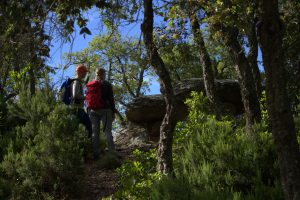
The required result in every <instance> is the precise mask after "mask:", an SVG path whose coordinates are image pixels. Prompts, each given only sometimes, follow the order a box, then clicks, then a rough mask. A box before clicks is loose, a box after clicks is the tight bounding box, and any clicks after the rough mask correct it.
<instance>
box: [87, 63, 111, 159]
mask: <svg viewBox="0 0 300 200" xmlns="http://www.w3.org/2000/svg"><path fill="white" fill-rule="evenodd" d="M105 74H106V72H105V69H103V68H100V69H98V70H96V78H95V79H96V80H97V81H100V82H101V94H102V101H103V105H102V106H101V108H97V109H90V110H89V115H90V119H91V122H92V130H93V134H92V143H93V152H94V159H95V160H97V159H99V156H100V144H99V132H100V122H102V125H103V131H104V133H105V135H106V141H107V147H108V151H109V153H113V154H115V153H116V152H115V144H114V142H113V136H112V122H113V120H114V118H115V113H116V112H117V110H116V107H115V100H114V94H113V90H112V85H111V84H110V83H109V82H108V81H106V80H105Z"/></svg>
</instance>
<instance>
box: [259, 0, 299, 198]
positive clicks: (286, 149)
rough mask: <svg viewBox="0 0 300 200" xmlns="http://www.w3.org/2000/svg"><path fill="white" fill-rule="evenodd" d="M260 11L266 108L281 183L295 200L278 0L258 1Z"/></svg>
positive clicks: (295, 158)
mask: <svg viewBox="0 0 300 200" xmlns="http://www.w3.org/2000/svg"><path fill="white" fill-rule="evenodd" d="M261 11H262V13H261V19H260V22H259V24H258V27H257V28H258V35H259V41H260V45H261V50H262V57H263V64H264V68H265V72H266V93H267V108H268V113H269V117H270V123H271V127H272V133H273V137H274V139H275V145H276V146H277V151H278V158H279V166H280V173H281V181H282V186H283V190H284V193H285V199H287V200H299V199H300V152H299V144H298V142H297V138H296V131H295V124H294V120H293V116H292V112H291V107H290V104H289V101H288V96H287V90H286V77H285V74H286V72H285V68H284V62H285V61H284V51H283V47H282V39H283V24H282V21H281V19H280V16H279V11H278V1H277V0H263V1H261Z"/></svg>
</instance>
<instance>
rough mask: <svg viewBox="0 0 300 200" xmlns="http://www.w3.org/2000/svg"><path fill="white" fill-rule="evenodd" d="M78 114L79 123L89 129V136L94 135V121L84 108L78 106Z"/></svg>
mask: <svg viewBox="0 0 300 200" xmlns="http://www.w3.org/2000/svg"><path fill="white" fill-rule="evenodd" d="M76 116H77V118H78V121H79V123H81V124H83V125H84V126H85V128H86V130H87V131H88V137H89V138H90V137H91V136H92V123H91V120H90V117H89V115H88V114H87V113H86V112H85V111H84V109H83V108H76Z"/></svg>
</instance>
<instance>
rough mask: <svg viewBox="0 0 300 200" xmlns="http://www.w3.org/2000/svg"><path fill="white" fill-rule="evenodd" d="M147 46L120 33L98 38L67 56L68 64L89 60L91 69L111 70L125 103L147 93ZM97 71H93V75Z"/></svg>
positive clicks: (116, 91)
mask: <svg viewBox="0 0 300 200" xmlns="http://www.w3.org/2000/svg"><path fill="white" fill-rule="evenodd" d="M145 54H146V53H145V47H144V45H142V44H140V42H139V40H137V39H135V38H122V37H121V35H120V34H118V33H117V32H115V33H114V34H107V35H103V36H97V37H94V38H93V40H92V41H91V42H90V43H89V46H88V47H87V48H85V49H84V50H82V51H80V52H75V53H70V54H68V55H66V60H67V62H68V63H67V64H66V67H68V66H70V65H73V64H76V63H87V65H88V66H89V67H90V71H91V72H94V71H95V70H96V68H99V67H103V68H105V69H107V71H108V74H109V77H108V81H111V82H113V85H114V91H115V96H116V100H117V102H119V103H121V104H122V105H123V106H126V104H127V103H128V102H129V101H130V100H132V99H133V98H136V97H139V96H140V95H143V94H145V92H146V90H147V89H148V87H149V82H148V81H147V80H145V77H146V76H147V78H149V79H150V78H151V70H150V69H149V67H150V66H149V64H148V62H147V61H146V58H145V57H146V55H145ZM93 76H94V73H91V77H90V78H93Z"/></svg>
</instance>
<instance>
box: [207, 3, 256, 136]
mask: <svg viewBox="0 0 300 200" xmlns="http://www.w3.org/2000/svg"><path fill="white" fill-rule="evenodd" d="M247 6H248V4H247V3H245V4H238V2H236V1H226V2H221V1H217V2H207V3H206V4H205V6H203V9H204V11H205V13H206V15H207V16H208V24H209V26H210V31H211V32H212V33H213V34H214V35H215V36H214V37H215V38H217V39H219V40H220V41H221V42H222V43H223V44H224V46H225V47H226V49H227V50H228V52H229V54H230V56H231V59H232V62H233V63H234V65H235V67H236V72H237V75H238V81H239V84H240V87H241V95H242V100H243V104H244V109H245V118H246V132H247V133H252V126H253V124H254V123H255V122H260V120H261V113H260V105H259V100H258V95H257V90H256V86H255V82H254V77H253V74H252V70H251V65H250V63H249V60H248V59H247V57H246V55H245V49H244V46H243V45H242V41H243V40H242V39H241V38H243V37H246V35H245V34H243V30H244V29H243V26H245V25H243V22H242V21H240V20H237V19H238V18H239V17H240V16H241V18H243V19H244V16H243V15H245V14H244V12H243V11H244V9H246V8H247ZM242 13H243V14H242ZM225 19H226V21H224V20H225Z"/></svg>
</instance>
